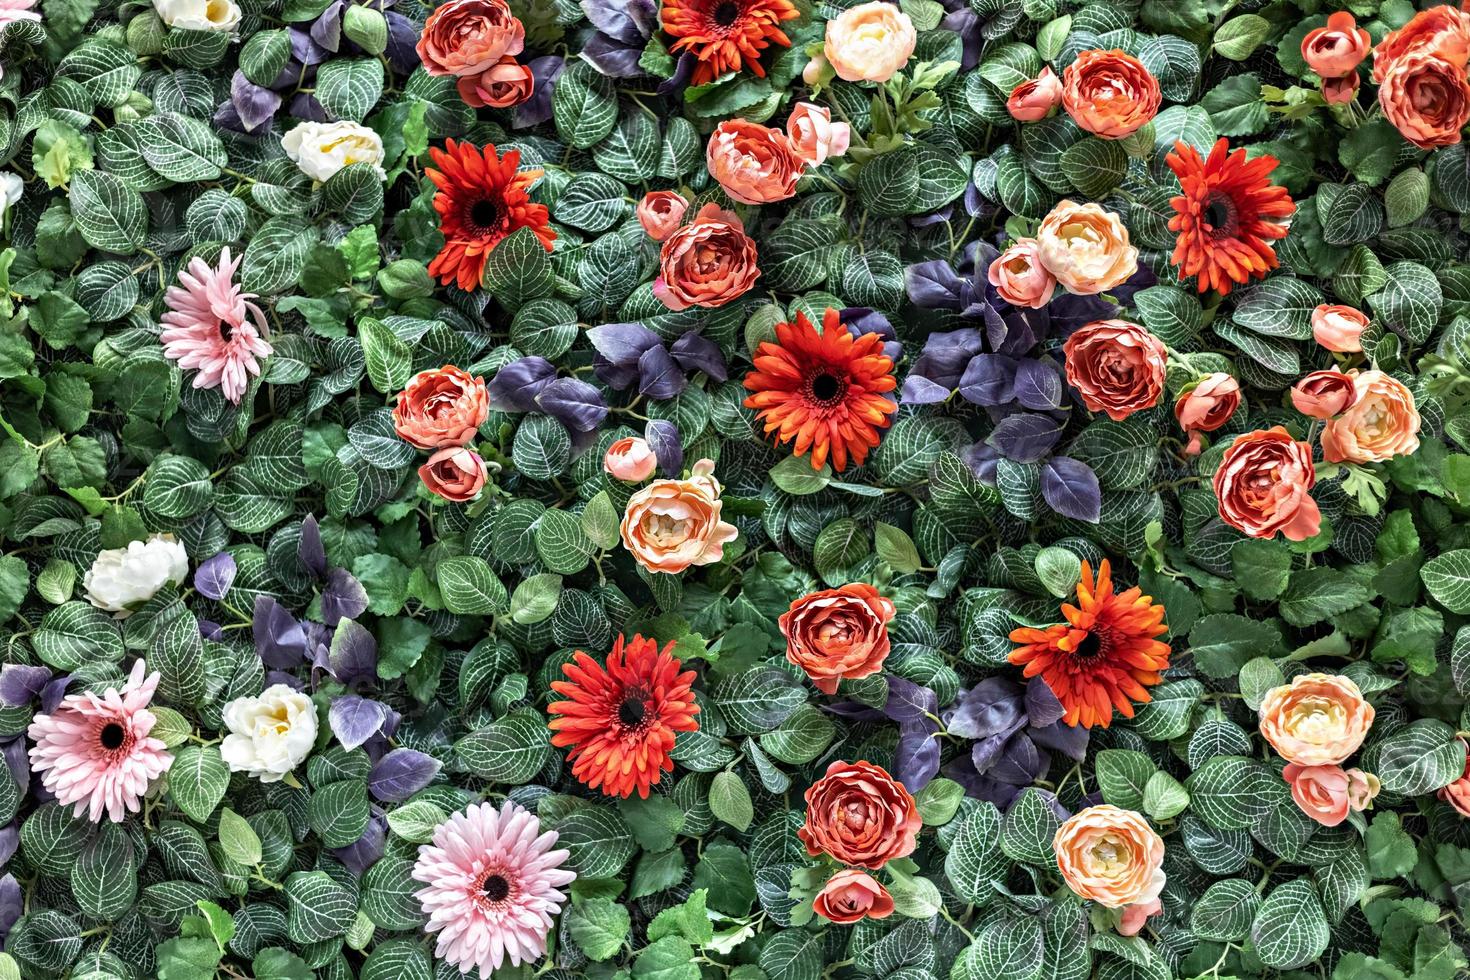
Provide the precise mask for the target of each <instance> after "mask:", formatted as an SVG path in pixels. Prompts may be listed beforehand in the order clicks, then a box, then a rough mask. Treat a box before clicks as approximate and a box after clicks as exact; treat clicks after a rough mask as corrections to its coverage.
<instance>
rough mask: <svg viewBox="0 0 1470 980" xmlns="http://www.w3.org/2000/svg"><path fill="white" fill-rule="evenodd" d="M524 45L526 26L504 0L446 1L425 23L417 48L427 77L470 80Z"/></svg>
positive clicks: (517, 51)
mask: <svg viewBox="0 0 1470 980" xmlns="http://www.w3.org/2000/svg"><path fill="white" fill-rule="evenodd" d="M525 46H526V28H525V25H523V24H522V23H521V22H520V19H519V18H518V17H516V15H515V14H514V13H512V12H511V9H510V5H509V4H507V3H506V2H505V0H448V2H447V3H443V4H440V5H439V6H438V7H435V8H434V11H433V12H432V13H430V14H429V17H428V19H427V20H426V21H424V30H423V33H422V34H421V35H419V40H418V45H417V49H418V55H419V60H420V61H421V62H423V64H424V70H425V71H426V72H428V73H429V74H430V75H454V76H456V77H458V78H473V77H475V76H478V75H481V74H483V73H485V72H487V71H490V70H492V69H493V68H495V67H496V66H497V65H499V64H500V60H501V59H502V58H505V57H511V56H514V55H518V54H520V53H521V51H522V49H524V48H525Z"/></svg>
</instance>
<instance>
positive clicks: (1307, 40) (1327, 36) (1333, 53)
mask: <svg viewBox="0 0 1470 980" xmlns="http://www.w3.org/2000/svg"><path fill="white" fill-rule="evenodd" d="M1372 49H1373V39H1372V38H1370V37H1369V36H1368V32H1367V31H1365V30H1363V29H1362V28H1361V27H1359V26H1358V22H1357V21H1356V20H1354V19H1353V15H1352V14H1350V13H1348V12H1347V11H1346V10H1339V11H1337V12H1336V13H1333V14H1330V15H1329V16H1328V18H1327V26H1326V27H1319V28H1317V29H1316V30H1314V31H1309V32H1307V36H1306V37H1304V38H1302V58H1303V60H1305V61H1306V63H1307V67H1308V68H1310V69H1312V71H1314V72H1316V73H1317V74H1318V75H1319V76H1321V77H1322V79H1323V80H1324V81H1327V80H1330V79H1334V78H1342V77H1344V76H1346V75H1350V74H1352V73H1353V72H1355V71H1357V69H1358V66H1359V65H1360V64H1362V63H1363V59H1364V58H1366V57H1368V52H1369V51H1371V50H1372Z"/></svg>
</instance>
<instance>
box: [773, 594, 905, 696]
mask: <svg viewBox="0 0 1470 980" xmlns="http://www.w3.org/2000/svg"><path fill="white" fill-rule="evenodd" d="M897 611H898V610H897V609H896V608H895V607H894V605H893V603H892V602H891V601H889V600H888V599H885V598H883V596H881V595H879V594H878V590H877V589H875V588H873V587H872V586H871V585H865V584H863V583H860V582H855V583H853V584H851V585H844V586H843V587H842V588H840V589H826V590H823V591H821V592H813V593H811V594H810V595H806V596H802V597H801V598H800V599H797V600H796V601H795V602H793V603H791V608H790V609H789V610H787V611H786V612H784V613H782V614H781V619H780V625H781V635H783V636H785V637H786V659H787V660H789V661H791V662H792V663H793V664H795V665H796V666H798V667H800V668H801V669H802V670H804V671H806V675H807V676H808V677H810V678H811V679H812V682H813V683H814V684H816V686H817V690H819V691H821V692H822V693H823V694H836V693H837V683H838V681H840V680H842V679H843V678H848V679H851V680H857V679H858V678H862V677H869V676H871V675H873V674H876V673H878V672H879V671H880V670H882V669H883V661H884V660H886V659H887V658H888V650H889V643H888V622H889V620H891V619H893V617H894V615H895V614H896V613H897Z"/></svg>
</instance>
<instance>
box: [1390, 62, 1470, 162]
mask: <svg viewBox="0 0 1470 980" xmlns="http://www.w3.org/2000/svg"><path fill="white" fill-rule="evenodd" d="M1378 103H1379V105H1381V106H1382V107H1383V118H1385V119H1387V120H1388V121H1389V122H1390V123H1392V124H1393V127H1394V129H1397V130H1398V131H1399V133H1400V135H1402V136H1403V137H1404V139H1406V140H1408V141H1409V142H1410V143H1413V144H1414V145H1415V146H1417V147H1419V149H1421V150H1432V149H1434V148H1435V147H1438V146H1452V145H1453V144H1455V143H1458V142H1460V131H1461V130H1462V129H1464V128H1465V124H1466V123H1467V122H1470V82H1466V80H1465V66H1464V65H1463V64H1460V65H1458V66H1457V65H1454V64H1452V63H1450V62H1448V61H1445V60H1444V59H1443V58H1437V57H1435V56H1434V55H1429V54H1422V53H1419V52H1417V51H1416V52H1414V53H1412V54H1407V55H1404V56H1403V57H1402V58H1400V59H1398V60H1397V61H1395V62H1394V63H1393V67H1392V68H1390V69H1389V71H1388V76H1387V77H1386V78H1384V80H1383V85H1382V87H1380V88H1379V89H1378Z"/></svg>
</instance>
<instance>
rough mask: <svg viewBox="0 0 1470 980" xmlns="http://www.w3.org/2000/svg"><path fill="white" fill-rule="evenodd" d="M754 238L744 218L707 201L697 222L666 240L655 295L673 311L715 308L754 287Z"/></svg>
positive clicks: (691, 223) (757, 268) (757, 276)
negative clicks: (694, 307) (743, 220)
mask: <svg viewBox="0 0 1470 980" xmlns="http://www.w3.org/2000/svg"><path fill="white" fill-rule="evenodd" d="M760 274H761V270H760V268H759V267H758V266H757V265H756V252H755V240H754V239H752V238H751V237H750V236H749V235H747V234H746V233H745V227H744V226H743V225H742V224H741V223H740V219H739V218H738V217H737V216H736V215H735V214H734V213H733V212H730V211H725V210H722V209H721V208H720V206H719V205H718V204H706V205H705V206H704V207H702V208H700V209H699V214H698V215H696V216H695V218H694V220H693V221H691V222H690V223H689V224H687V225H685V226H684V227H682V228H680V229H679V230H677V231H675V232H674V233H673V234H672V235H670V236H669V237H668V238H666V239H664V244H663V249H662V250H661V251H660V253H659V275H658V278H657V279H655V280H654V283H653V295H655V296H657V297H658V298H659V300H660V302H662V303H663V304H664V305H665V306H667V307H668V308H669V309H671V310H687V309H688V308H689V307H691V306H703V307H715V306H724V305H725V304H726V303H728V302H730V301H731V300H732V299H735V298H736V297H737V296H740V295H741V294H743V293H744V292H746V291H747V290H749V289H750V287H751V286H753V285H755V281H756V280H757V279H759V278H760Z"/></svg>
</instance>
